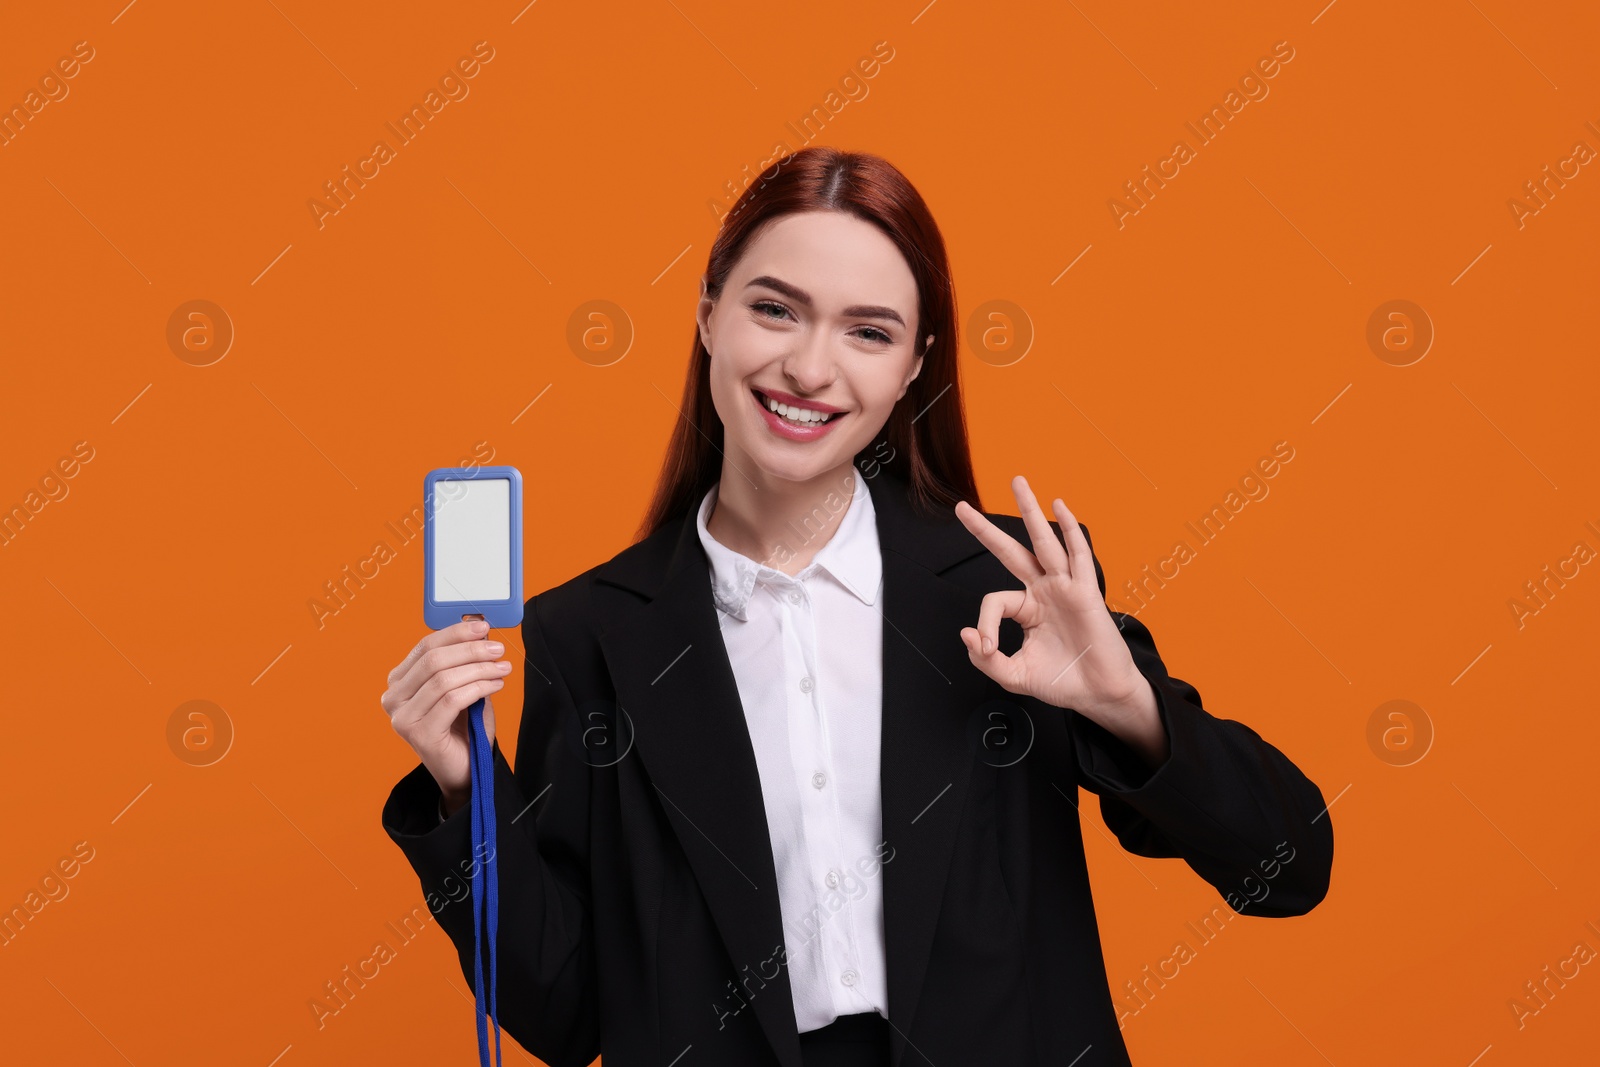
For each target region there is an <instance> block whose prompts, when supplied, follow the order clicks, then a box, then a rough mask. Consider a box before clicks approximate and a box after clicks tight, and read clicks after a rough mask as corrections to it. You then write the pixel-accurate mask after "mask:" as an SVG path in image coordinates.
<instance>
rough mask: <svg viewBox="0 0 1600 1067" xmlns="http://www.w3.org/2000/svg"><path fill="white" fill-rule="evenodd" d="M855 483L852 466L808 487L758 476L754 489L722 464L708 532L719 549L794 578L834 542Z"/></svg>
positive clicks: (826, 475) (834, 471)
mask: <svg viewBox="0 0 1600 1067" xmlns="http://www.w3.org/2000/svg"><path fill="white" fill-rule="evenodd" d="M855 484H856V483H855V468H854V467H853V466H852V465H851V464H849V463H845V464H843V465H842V466H839V467H836V468H834V469H833V470H830V471H827V472H825V473H823V474H820V475H818V476H817V477H816V478H813V479H811V480H810V481H807V482H791V481H785V480H783V479H780V478H769V477H765V476H763V475H760V473H759V472H757V479H756V481H755V483H754V484H752V483H751V481H750V479H748V478H746V477H745V476H744V474H741V473H740V472H739V471H737V470H734V469H733V468H732V467H730V466H729V465H728V464H727V463H726V462H724V463H723V466H722V477H721V480H720V481H718V483H717V496H716V500H715V501H714V502H713V505H712V509H711V516H710V518H708V519H707V520H706V529H707V530H708V531H709V532H710V534H711V536H712V537H713V538H715V539H716V541H717V543H718V544H722V545H726V546H727V547H728V548H731V549H733V550H734V551H735V552H738V553H739V554H740V555H743V556H748V557H749V558H751V559H753V560H755V561H756V562H758V563H763V564H765V565H767V566H769V567H771V568H773V569H774V570H778V571H782V572H783V573H784V574H787V575H790V576H793V575H795V574H798V573H799V572H800V571H802V570H804V569H805V568H806V567H807V566H808V565H809V564H810V563H811V561H812V560H813V559H815V558H816V555H817V553H818V552H819V551H821V550H822V546H823V545H825V544H827V543H828V541H829V540H831V539H832V538H833V535H834V533H835V532H836V531H837V530H838V529H839V524H840V522H842V521H843V519H844V516H845V513H846V512H847V511H848V510H849V509H850V502H851V500H852V499H853V498H854V495H855Z"/></svg>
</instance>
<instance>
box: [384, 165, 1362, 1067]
mask: <svg viewBox="0 0 1600 1067" xmlns="http://www.w3.org/2000/svg"><path fill="white" fill-rule="evenodd" d="M703 283H704V292H703V297H702V299H701V301H700V305H699V309H698V329H697V335H696V338H695V343H694V346H693V348H692V351H691V355H690V361H689V370H688V379H687V383H686V385H685V388H684V395H683V401H682V405H681V412H682V415H683V418H682V419H681V420H680V421H679V422H678V423H677V424H676V427H675V429H674V432H673V437H672V441H671V443H670V445H669V447H668V450H667V458H666V463H665V465H664V468H663V473H662V477H661V481H660V484H659V486H658V488H657V491H656V495H655V499H654V501H653V502H652V504H651V506H650V509H649V512H648V515H647V517H646V520H645V523H644V526H643V528H642V530H641V534H640V538H639V540H637V541H636V543H635V544H633V545H632V546H630V547H629V548H627V549H625V550H624V551H622V552H621V553H619V554H618V555H617V556H615V557H614V558H612V559H611V560H609V561H607V562H606V563H603V564H601V565H600V566H598V567H595V568H594V569H592V570H589V571H587V572H585V573H583V574H581V575H579V576H578V577H576V578H573V579H572V580H570V581H568V582H566V583H564V584H562V585H559V586H557V587H555V588H553V589H550V590H548V591H546V592H544V593H541V594H539V595H538V596H535V597H534V598H533V599H532V600H530V601H528V603H527V605H526V612H525V617H524V621H523V624H522V631H523V641H524V644H525V648H526V664H527V667H528V670H527V672H526V676H525V691H524V704H523V713H522V721H521V727H520V730H519V733H518V741H517V768H516V770H515V771H512V770H511V768H510V767H509V765H508V764H507V763H506V761H505V758H504V757H503V756H502V755H501V754H500V750H499V745H498V744H497V743H496V744H495V745H494V757H495V768H494V782H495V785H494V791H495V797H494V802H495V805H496V816H497V820H498V825H499V832H500V839H499V843H498V852H497V854H496V856H495V862H496V863H497V864H498V868H499V884H500V901H501V903H500V927H499V930H500V932H499V941H498V945H497V952H498V966H499V981H498V1002H499V1009H500V1023H501V1025H502V1026H503V1028H504V1029H505V1030H506V1032H507V1033H508V1034H510V1035H511V1036H512V1037H515V1038H516V1039H517V1040H518V1041H520V1042H521V1043H522V1044H523V1046H524V1047H526V1048H527V1049H528V1050H529V1051H530V1052H533V1053H535V1054H536V1055H538V1056H539V1057H540V1058H542V1059H543V1060H545V1061H546V1062H548V1063H550V1064H553V1065H556V1067H563V1065H574V1067H576V1065H581V1064H588V1063H590V1062H591V1061H592V1060H593V1059H594V1058H595V1057H596V1056H597V1055H599V1054H601V1053H602V1052H603V1053H604V1056H605V1062H606V1063H607V1064H608V1065H610V1067H630V1065H633V1064H656V1065H664V1064H677V1065H679V1067H692V1065H701V1064H729V1065H734V1064H737V1065H751V1064H774V1065H777V1064H781V1065H783V1067H815V1065H817V1064H828V1065H855V1064H868V1063H872V1064H892V1065H894V1067H899V1065H901V1064H906V1065H909V1064H922V1063H933V1064H938V1065H939V1067H954V1065H956V1064H963V1063H976V1062H996V1063H1010V1064H1066V1063H1073V1064H1076V1065H1078V1067H1090V1065H1094V1064H1125V1063H1127V1062H1128V1059H1127V1053H1126V1051H1125V1049H1124V1046H1123V1042H1122V1039H1121V1036H1120V1031H1119V1026H1118V1016H1117V1012H1116V1010H1115V1009H1114V1007H1113V1004H1112V1000H1111V995H1110V991H1109V989H1108V987H1107V979H1106V973H1105V964H1104V960H1103V957H1102V955H1101V950H1100V943H1099V936H1098V931H1097V928H1096V924H1095V917H1094V908H1093V903H1092V901H1091V899H1090V893H1089V880H1088V874H1087V871H1086V868H1085V862H1084V852H1083V840H1082V830H1081V827H1080V824H1079V816H1078V809H1077V797H1078V787H1079V786H1082V787H1084V788H1086V789H1088V790H1089V791H1090V792H1093V793H1096V794H1098V795H1099V797H1100V806H1101V812H1102V814H1103V816H1104V818H1105V821H1106V823H1107V825H1108V826H1110V827H1111V829H1112V830H1113V831H1114V832H1115V833H1116V835H1117V837H1118V840H1119V841H1120V842H1121V844H1122V845H1123V847H1125V848H1127V849H1128V850H1130V851H1132V852H1135V853H1137V854H1139V855H1143V856H1154V857H1169V856H1170V857H1182V858H1183V859H1184V860H1185V861H1186V862H1187V863H1188V864H1189V866H1190V867H1191V868H1193V869H1194V870H1195V872H1196V873H1198V874H1199V875H1200V876H1201V877H1202V878H1204V879H1205V880H1206V881H1207V882H1209V883H1211V884H1212V885H1213V886H1215V887H1216V888H1217V890H1218V891H1219V892H1220V893H1221V894H1222V895H1223V899H1224V900H1225V901H1226V902H1227V903H1228V904H1229V905H1230V906H1232V907H1234V909H1235V910H1238V911H1246V912H1247V913H1248V914H1254V915H1299V914H1303V913H1305V912H1307V911H1309V910H1310V909H1311V908H1312V907H1314V906H1315V905H1316V904H1317V902H1318V901H1320V900H1321V899H1322V898H1323V896H1324V895H1325V893H1326V892H1327V887H1328V878H1329V870H1330V867H1331V863H1332V856H1333V835H1332V829H1331V825H1330V824H1331V820H1330V819H1329V818H1328V817H1327V814H1326V808H1325V804H1324V800H1323V797H1322V794H1321V793H1320V792H1319V790H1318V789H1317V787H1316V786H1315V785H1313V784H1312V783H1311V782H1310V781H1309V780H1308V779H1307V778H1306V777H1305V776H1304V775H1303V774H1302V773H1301V772H1300V771H1299V770H1298V769H1297V768H1296V767H1295V766H1294V764H1293V763H1291V762H1290V761H1289V760H1288V759H1287V758H1286V757H1285V756H1284V755H1283V754H1282V753H1280V752H1279V751H1278V750H1277V749H1275V748H1274V747H1272V746H1271V745H1269V744H1268V743H1267V742H1265V741H1263V740H1262V739H1261V738H1260V737H1259V736H1257V735H1256V734H1255V733H1254V732H1253V731H1251V730H1250V729H1249V728H1248V727H1246V726H1244V725H1242V724H1240V723H1237V722H1233V721H1229V720H1225V719H1218V718H1215V717H1213V716H1212V715H1210V714H1209V713H1208V712H1207V711H1206V710H1204V709H1203V708H1202V707H1201V703H1200V695H1199V693H1197V692H1196V691H1195V689H1194V687H1192V686H1190V685H1189V684H1187V683H1185V682H1183V681H1180V680H1178V679H1176V678H1172V677H1170V676H1169V675H1168V673H1167V671H1166V668H1165V666H1164V665H1163V664H1162V661H1161V659H1160V657H1159V656H1158V655H1157V653H1156V648H1155V643H1154V641H1153V640H1152V639H1151V636H1150V633H1149V631H1148V630H1147V629H1146V628H1145V627H1144V625H1143V624H1141V623H1140V622H1139V621H1138V620H1137V619H1135V618H1133V617H1132V616H1128V615H1123V614H1120V613H1113V612H1111V611H1109V610H1108V608H1107V606H1106V604H1105V601H1104V593H1105V579H1104V577H1103V575H1102V573H1101V570H1100V566H1099V563H1098V561H1097V560H1096V559H1095V558H1094V555H1093V552H1092V551H1091V548H1090V545H1089V537H1088V531H1087V529H1086V528H1084V527H1082V526H1081V525H1079V524H1078V523H1077V521H1076V520H1075V519H1073V517H1072V514H1071V512H1070V511H1068V510H1067V507H1066V505H1065V503H1063V502H1062V501H1061V500H1060V499H1055V500H1053V501H1052V502H1051V507H1052V511H1053V513H1054V515H1055V518H1056V521H1051V520H1050V519H1049V518H1048V517H1047V516H1046V515H1045V513H1044V511H1043V510H1042V509H1041V507H1040V506H1039V504H1038V503H1037V501H1036V500H1035V498H1034V496H1033V493H1032V491H1031V489H1030V488H1029V486H1028V485H1027V483H1026V482H1025V481H1023V480H1022V479H1021V478H1017V479H1016V480H1015V481H1014V482H1013V483H1012V488H1013V491H1014V492H1015V495H1016V499H1017V505H1018V509H1019V511H1020V512H1021V517H1020V518H1018V517H1013V516H1009V515H1002V514H987V513H983V512H981V511H979V510H978V509H977V507H976V506H975V503H976V502H977V500H978V493H977V489H976V487H975V485H974V482H973V474H972V468H971V462H970V459H969V456H968V452H967V440H966V431H965V426H964V421H963V415H962V406H961V391H960V386H959V383H958V380H957V373H956V352H957V337H956V312H955V302H954V296H953V293H952V291H951V286H950V281H949V268H948V265H947V262H946V259H945V251H944V245H943V241H942V239H941V237H940V235H939V231H938V229H937V227H936V226H935V224H934V222H933V219H932V218H931V217H930V215H929V213H928V210H927V208H926V206H925V205H924V203H923V201H922V199H921V198H920V197H919V196H918V194H917V193H916V191H915V190H914V189H913V188H912V187H911V185H910V184H909V183H908V182H907V181H906V180H905V178H904V177H903V176H902V175H901V174H900V173H899V172H898V171H897V170H895V169H894V168H893V167H892V166H890V165H889V164H888V163H886V162H885V161H883V160H881V159H878V158H877V157H874V156H870V155H864V154H856V153H844V152H839V151H836V150H833V149H827V148H821V147H813V148H807V149H805V150H803V151H801V152H798V153H795V154H794V155H792V156H789V157H787V158H785V159H784V160H782V161H781V162H780V163H779V164H778V165H777V166H776V168H775V173H771V174H770V176H769V177H765V178H764V179H763V180H762V182H761V183H759V184H757V185H754V186H752V187H751V188H749V189H748V190H747V191H746V193H745V194H744V196H743V197H742V198H741V200H740V202H739V203H738V204H737V205H736V206H735V208H734V209H733V210H732V211H731V212H730V213H729V215H728V216H727V218H726V220H725V222H724V224H723V227H722V229H721V231H720V233H719V234H718V237H717V239H716V243H715V244H714V246H713V247H712V250H711V254H710V261H709V264H708V267H707V271H706V274H705V277H704V280H703ZM1024 537H1025V538H1026V545H1027V547H1025V545H1024V541H1023V540H1022V539H1023V538H1024ZM481 629H482V624H474V623H470V622H462V623H460V624H458V625H455V626H451V627H449V628H447V629H444V630H440V631H438V632H436V633H432V634H429V635H428V636H427V637H425V638H424V639H423V640H422V641H421V642H419V643H418V644H417V646H416V647H415V648H414V649H412V650H411V652H410V654H409V655H407V656H406V658H405V659H404V660H403V661H402V662H401V663H400V664H399V665H398V666H397V667H396V668H395V669H394V671H393V672H391V673H390V675H389V679H388V685H389V688H388V690H387V691H386V692H385V693H384V695H383V706H384V708H385V710H386V711H388V713H389V714H390V716H391V722H392V724H393V726H394V729H395V730H396V731H398V732H399V733H400V735H401V736H402V737H404V738H405V740H406V741H407V742H408V743H409V744H410V745H411V746H412V747H413V748H414V749H415V750H416V752H417V755H418V756H419V757H420V759H421V762H420V764H419V765H418V766H417V767H416V768H414V769H413V770H412V771H411V772H410V773H409V774H408V775H406V776H405V778H403V779H402V780H401V781H400V782H399V783H398V784H397V785H396V786H395V788H394V790H393V792H392V793H391V795H390V797H389V800H388V803H387V805H386V806H385V808H384V815H383V821H384V827H385V829H386V830H387V831H388V833H389V834H390V836H391V837H392V838H393V840H394V841H395V843H396V844H397V845H398V846H399V847H400V848H401V849H402V850H403V851H404V853H405V855H406V857H407V859H408V860H409V861H410V862H411V864H412V866H413V867H414V868H415V870H416V872H417V874H418V875H419V877H420V878H421V882H422V888H423V892H424V895H425V897H426V899H427V900H428V902H429V905H430V907H431V908H432V909H433V910H434V911H435V913H436V914H437V916H438V919H439V922H440V924H441V925H442V926H443V927H444V929H445V931H446V932H447V933H448V934H449V935H450V937H451V939H452V940H453V941H454V942H455V944H456V947H457V949H458V950H459V953H460V958H461V965H462V973H463V974H464V975H466V976H467V978H468V981H469V983H470V982H471V976H472V948H473V941H472V937H473V927H472V909H471V906H470V904H467V903H456V901H458V900H459V899H460V898H461V895H462V889H463V887H464V886H465V885H466V883H467V879H469V878H470V872H471V866H472V862H473V857H471V856H470V855H469V852H470V838H469V820H468V818H467V814H464V813H463V808H464V806H465V804H466V802H467V799H468V790H469V783H470V776H469V764H468V755H467V735H466V725H465V723H466V716H465V713H464V709H466V708H467V707H468V706H469V705H471V704H472V702H473V701H475V700H477V699H478V698H479V697H485V698H488V697H491V696H492V694H494V693H495V692H497V691H498V690H499V689H500V688H502V687H503V686H504V684H505V678H506V676H507V674H508V673H509V671H510V670H511V664H510V663H509V662H507V661H506V660H504V659H503V658H502V657H503V655H504V647H503V646H502V645H501V644H500V643H499V642H496V641H489V640H485V639H484V638H485V636H486V635H485V633H483V632H480V630H481ZM487 704H488V701H487V700H486V710H485V714H484V722H485V725H486V727H487V728H488V731H489V732H490V736H491V738H492V737H493V733H492V731H493V711H492V708H490V707H488V706H487Z"/></svg>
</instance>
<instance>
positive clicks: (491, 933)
mask: <svg viewBox="0 0 1600 1067" xmlns="http://www.w3.org/2000/svg"><path fill="white" fill-rule="evenodd" d="M467 721H468V724H469V726H470V729H471V734H472V744H471V748H470V750H469V752H468V756H469V762H470V763H471V765H472V855H473V857H474V858H475V859H477V860H478V862H476V863H474V864H473V867H472V933H473V938H472V940H473V946H472V967H473V975H474V978H475V980H476V981H475V984H474V987H473V994H474V997H475V1006H476V1009H477V1013H478V1063H479V1065H480V1067H489V1065H490V1062H491V1061H490V1059H489V1031H488V1027H489V1026H490V1025H492V1026H493V1027H494V1060H493V1062H494V1063H495V1064H499V1063H500V1062H501V1061H500V1023H499V1021H498V1020H497V1019H496V1018H495V998H494V993H495V952H494V949H495V941H496V938H497V934H498V932H499V928H500V879H499V876H498V874H497V873H496V867H495V827H494V752H493V750H492V749H491V748H490V747H489V738H488V735H487V734H485V733H484V729H483V700H482V699H481V698H480V699H479V700H478V701H477V702H475V703H474V704H473V705H472V707H471V709H470V710H469V711H468V712H467ZM485 846H487V847H485ZM485 905H487V906H488V909H489V922H488V927H489V929H488V937H487V939H488V942H489V1007H488V1012H487V1017H486V1016H485V1011H484V1002H483V1001H484V998H483V944H484V940H485V939H484V938H483V937H481V936H479V934H480V932H481V931H482V929H483V926H484V921H483V909H484V907H485Z"/></svg>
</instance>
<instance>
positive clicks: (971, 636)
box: [961, 626, 1017, 688]
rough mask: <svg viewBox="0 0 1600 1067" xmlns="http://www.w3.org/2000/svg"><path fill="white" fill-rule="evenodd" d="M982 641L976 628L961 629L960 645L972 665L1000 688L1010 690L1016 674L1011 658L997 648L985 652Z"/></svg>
mask: <svg viewBox="0 0 1600 1067" xmlns="http://www.w3.org/2000/svg"><path fill="white" fill-rule="evenodd" d="M982 641H983V638H982V636H981V635H980V634H979V633H978V630H977V628H976V627H972V626H963V627H962V628H961V643H962V644H964V645H966V646H967V656H968V658H969V659H971V660H972V665H973V666H975V667H977V668H978V669H979V670H980V671H982V672H983V673H984V674H986V675H988V676H989V677H990V678H993V679H994V680H995V681H997V682H999V683H1000V684H1001V685H1002V686H1005V687H1007V688H1010V687H1011V686H1012V685H1014V684H1015V681H1014V679H1015V676H1016V672H1017V666H1016V664H1015V663H1014V662H1013V657H1011V656H1007V655H1005V654H1004V653H1002V652H1001V651H1000V650H999V649H998V648H996V649H994V650H992V651H989V652H985V651H984V650H983V645H982Z"/></svg>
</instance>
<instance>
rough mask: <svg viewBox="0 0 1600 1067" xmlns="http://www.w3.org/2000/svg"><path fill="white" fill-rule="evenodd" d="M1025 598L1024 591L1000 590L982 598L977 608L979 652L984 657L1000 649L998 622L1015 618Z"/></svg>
mask: <svg viewBox="0 0 1600 1067" xmlns="http://www.w3.org/2000/svg"><path fill="white" fill-rule="evenodd" d="M1027 596H1028V593H1027V590H1025V589H1002V590H1000V591H999V592H995V593H990V594H988V595H987V596H985V597H984V598H983V603H982V604H981V605H979V607H978V636H979V637H980V638H982V645H981V647H980V649H979V651H981V652H982V653H983V654H984V655H988V654H989V653H991V652H993V651H994V650H995V649H997V648H999V647H1000V620H1001V619H1014V618H1016V617H1017V613H1018V612H1020V611H1021V610H1022V602H1023V601H1024V600H1025V599H1027Z"/></svg>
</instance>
